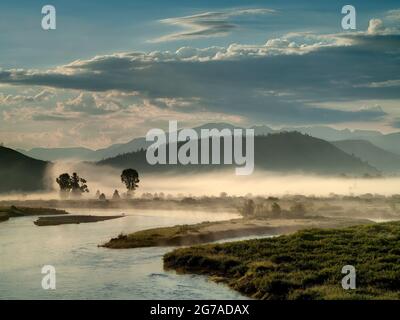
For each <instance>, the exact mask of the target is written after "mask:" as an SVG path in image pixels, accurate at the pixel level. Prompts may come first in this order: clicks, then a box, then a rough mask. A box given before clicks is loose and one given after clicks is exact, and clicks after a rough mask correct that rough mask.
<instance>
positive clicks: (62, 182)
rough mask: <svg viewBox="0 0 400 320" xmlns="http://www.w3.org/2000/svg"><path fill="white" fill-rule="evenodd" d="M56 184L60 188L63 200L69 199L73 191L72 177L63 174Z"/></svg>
mask: <svg viewBox="0 0 400 320" xmlns="http://www.w3.org/2000/svg"><path fill="white" fill-rule="evenodd" d="M56 182H57V183H58V185H59V186H60V196H61V198H62V199H67V198H68V195H69V193H70V191H71V189H72V186H71V177H70V175H69V174H68V173H63V174H61V175H60V176H59V177H58V178H57V179H56Z"/></svg>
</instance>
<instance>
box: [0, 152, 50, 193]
mask: <svg viewBox="0 0 400 320" xmlns="http://www.w3.org/2000/svg"><path fill="white" fill-rule="evenodd" d="M49 165H50V163H49V162H45V161H41V160H36V159H32V158H30V157H28V156H26V155H23V154H22V153H19V152H17V151H15V150H12V149H9V148H6V147H1V146H0V193H8V192H12V191H17V192H27V191H39V190H44V189H46V181H45V176H46V170H47V168H48V166H49Z"/></svg>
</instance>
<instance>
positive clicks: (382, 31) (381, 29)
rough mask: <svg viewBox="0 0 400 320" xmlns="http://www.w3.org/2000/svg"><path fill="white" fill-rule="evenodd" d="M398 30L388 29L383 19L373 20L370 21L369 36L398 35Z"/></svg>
mask: <svg viewBox="0 0 400 320" xmlns="http://www.w3.org/2000/svg"><path fill="white" fill-rule="evenodd" d="M398 33H399V29H398V28H387V27H385V25H384V23H383V21H382V20H381V19H371V20H369V24H368V29H367V34H369V35H390V34H398Z"/></svg>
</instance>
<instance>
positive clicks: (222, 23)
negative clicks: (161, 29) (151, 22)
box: [150, 8, 275, 42]
mask: <svg viewBox="0 0 400 320" xmlns="http://www.w3.org/2000/svg"><path fill="white" fill-rule="evenodd" d="M274 12H275V10H272V9H266V8H255V9H236V10H230V11H225V12H204V13H200V14H195V15H191V16H185V17H177V18H168V19H163V20H160V22H161V23H164V24H168V25H172V26H178V27H181V28H183V29H184V31H181V32H176V33H172V34H168V35H166V36H162V37H159V38H157V39H153V40H151V41H150V42H164V41H174V40H182V39H196V38H204V37H217V36H224V35H227V34H228V33H229V32H231V31H232V30H233V29H234V28H236V27H237V26H236V24H233V23H232V22H230V18H232V17H235V16H245V15H249V16H251V15H265V14H271V13H274Z"/></svg>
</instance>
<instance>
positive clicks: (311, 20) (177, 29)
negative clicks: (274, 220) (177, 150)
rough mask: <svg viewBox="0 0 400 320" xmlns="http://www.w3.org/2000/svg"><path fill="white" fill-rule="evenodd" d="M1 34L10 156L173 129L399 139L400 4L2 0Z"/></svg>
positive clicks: (0, 88)
mask: <svg viewBox="0 0 400 320" xmlns="http://www.w3.org/2000/svg"><path fill="white" fill-rule="evenodd" d="M46 4H51V5H53V6H54V7H55V8H56V22H57V24H56V29H55V30H43V29H42V27H41V20H42V17H43V15H42V13H41V10H42V6H44V5H46ZM347 4H351V5H353V6H354V7H355V9H356V30H343V28H342V26H341V21H342V18H343V16H344V15H343V14H342V13H341V10H342V7H343V6H344V5H347ZM0 31H1V32H0V141H2V142H3V143H4V144H5V145H7V146H10V147H15V148H24V149H30V148H33V147H73V146H83V147H89V148H92V149H98V148H102V147H107V146H109V145H111V144H114V143H123V142H127V141H129V140H131V139H132V138H134V137H137V136H143V135H145V134H146V132H147V131H148V130H150V129H152V128H167V127H168V121H169V120H177V121H178V123H179V125H180V126H182V127H183V126H195V125H199V124H203V123H208V122H227V123H231V124H237V125H240V126H252V125H269V126H272V127H274V128H278V127H282V126H313V125H327V126H331V127H335V128H350V129H371V130H380V131H382V132H393V131H400V104H399V102H400V4H399V3H398V1H389V0H388V1H375V0H374V1H368V2H367V1H351V3H348V2H347V1H346V2H345V1H337V0H334V1H301V0H296V1H294V0H293V1H286V0H283V1H282V0H281V1H263V0H256V1H254V0H248V1H235V0H230V1H228V0H224V1H216V0H214V1H205V0H202V1H194V0H179V1H178V0H169V1H165V0H155V1H154V0H153V1H144V0H143V1H137V0H131V1H122V0H115V1H102V0H100V1H99V0H97V1H85V2H84V3H82V1H76V0H68V1H66V0H56V1H49V2H46V3H44V2H43V1H36V0H19V1H9V0H2V1H1V3H0Z"/></svg>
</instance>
